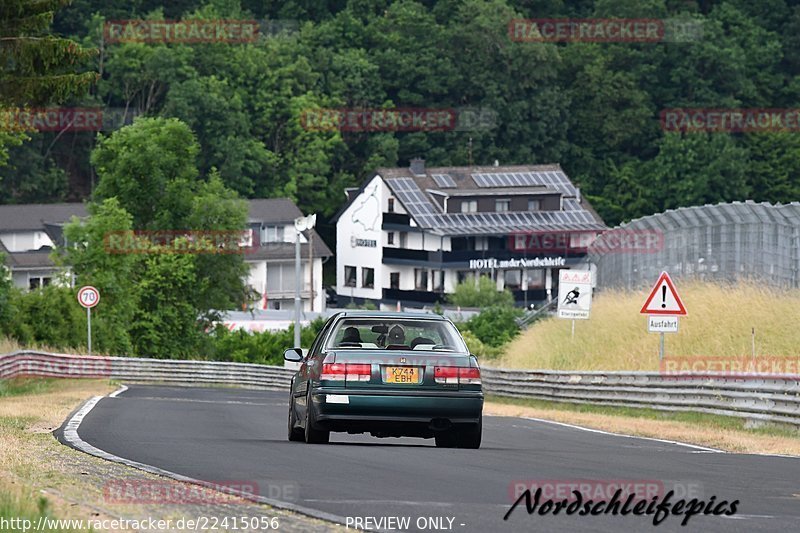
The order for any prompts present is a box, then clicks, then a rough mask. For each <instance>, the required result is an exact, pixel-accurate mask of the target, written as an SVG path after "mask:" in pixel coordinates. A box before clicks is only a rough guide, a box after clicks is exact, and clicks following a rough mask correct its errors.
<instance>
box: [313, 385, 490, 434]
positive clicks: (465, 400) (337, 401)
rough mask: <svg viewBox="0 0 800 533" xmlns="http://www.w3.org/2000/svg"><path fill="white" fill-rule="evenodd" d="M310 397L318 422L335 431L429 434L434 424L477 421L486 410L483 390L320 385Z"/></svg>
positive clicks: (441, 425) (449, 425) (440, 425)
mask: <svg viewBox="0 0 800 533" xmlns="http://www.w3.org/2000/svg"><path fill="white" fill-rule="evenodd" d="M331 395H333V398H330V396H331ZM345 398H346V400H345ZM311 399H312V401H313V402H314V410H315V412H316V417H315V419H316V422H317V425H319V426H320V427H322V428H326V429H330V430H332V431H349V430H353V431H377V432H389V433H398V434H400V433H402V434H407V435H408V434H419V435H420V436H429V435H432V434H433V431H435V429H434V428H435V427H441V429H446V428H448V427H452V426H453V425H463V424H477V423H478V421H479V420H480V416H481V412H482V411H483V393H482V392H480V391H419V392H416V391H415V392H414V393H413V394H411V393H408V392H406V391H390V392H378V391H358V390H351V389H338V390H337V389H331V388H318V389H315V390H313V391H312V393H311ZM345 401H346V403H344V402H345ZM423 434H424V435H423Z"/></svg>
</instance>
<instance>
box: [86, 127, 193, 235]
mask: <svg viewBox="0 0 800 533" xmlns="http://www.w3.org/2000/svg"><path fill="white" fill-rule="evenodd" d="M199 151H200V147H199V146H198V144H197V140H196V139H195V137H194V135H193V134H192V130H191V129H189V127H188V126H187V125H186V124H184V123H183V122H181V121H180V120H178V119H175V118H172V119H167V118H137V119H136V120H135V121H134V123H133V124H132V125H131V126H128V127H125V128H122V129H121V130H118V131H116V132H114V133H112V134H111V135H110V136H108V137H102V136H101V138H100V140H99V142H98V145H97V148H96V149H95V151H94V152H93V153H92V164H93V165H94V167H95V168H96V170H97V175H98V176H99V177H100V182H99V183H98V185H97V188H96V189H95V191H94V197H95V199H96V200H99V201H102V200H104V199H106V198H111V197H116V198H117V199H118V200H119V203H120V206H121V207H122V208H124V209H125V210H126V211H127V212H128V213H130V214H131V215H132V216H133V227H134V228H135V229H169V230H174V229H183V226H182V225H181V224H182V223H183V222H184V221H185V220H186V217H187V216H188V215H189V213H190V212H191V203H192V202H191V196H192V195H191V192H192V190H193V188H194V187H195V184H196V182H197V178H198V170H197V155H198V153H199Z"/></svg>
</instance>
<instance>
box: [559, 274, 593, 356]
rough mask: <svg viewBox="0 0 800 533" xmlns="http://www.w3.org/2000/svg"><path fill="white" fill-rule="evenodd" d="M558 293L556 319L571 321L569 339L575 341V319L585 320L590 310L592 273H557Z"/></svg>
mask: <svg viewBox="0 0 800 533" xmlns="http://www.w3.org/2000/svg"><path fill="white" fill-rule="evenodd" d="M565 289H566V292H565ZM558 292H559V294H558V318H567V319H571V320H572V328H571V330H572V333H571V337H570V338H571V339H572V340H575V319H579V320H587V319H588V318H589V311H590V310H591V308H592V271H591V270H569V269H564V270H561V271H559V273H558ZM562 294H563V296H562Z"/></svg>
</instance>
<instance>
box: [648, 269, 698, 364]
mask: <svg viewBox="0 0 800 533" xmlns="http://www.w3.org/2000/svg"><path fill="white" fill-rule="evenodd" d="M639 313H641V314H643V315H649V316H648V317H647V331H649V332H651V333H658V334H659V343H658V360H659V361H662V360H663V359H664V333H677V332H678V317H679V316H686V314H687V313H686V306H685V305H683V300H681V297H680V296H678V291H677V290H676V289H675V284H674V283H672V279H671V278H670V277H669V274H667V273H666V272H662V273H661V275H660V276H659V277H658V281H656V284H655V285H653V289H652V290H651V291H650V295H649V296H648V297H647V299H646V300H645V302H644V305H643V306H642V309H641V310H640V311H639Z"/></svg>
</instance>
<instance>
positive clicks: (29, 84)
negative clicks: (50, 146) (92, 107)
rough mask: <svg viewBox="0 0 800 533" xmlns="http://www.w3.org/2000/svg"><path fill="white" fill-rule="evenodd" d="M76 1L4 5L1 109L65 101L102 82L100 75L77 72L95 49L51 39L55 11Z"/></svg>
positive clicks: (8, 1)
mask: <svg viewBox="0 0 800 533" xmlns="http://www.w3.org/2000/svg"><path fill="white" fill-rule="evenodd" d="M70 1H71V0H5V1H4V2H3V4H2V5H0V63H2V65H3V70H2V71H1V72H0V105H22V106H25V105H37V104H41V103H45V102H53V101H56V102H63V101H66V100H68V99H69V98H72V97H74V96H79V95H82V94H84V93H85V92H86V90H87V89H88V88H89V86H90V85H91V84H92V83H94V82H95V81H96V79H97V74H96V73H94V72H83V73H76V72H75V69H76V67H78V66H79V65H80V64H81V62H83V61H84V60H85V59H87V58H88V57H90V56H91V55H93V54H94V53H96V51H95V50H91V49H83V48H81V47H80V46H79V45H78V44H77V43H75V42H74V41H71V40H69V39H63V38H59V37H54V36H51V35H47V31H48V28H49V27H50V24H51V23H52V22H53V14H54V12H55V11H56V10H57V9H58V8H60V7H63V6H65V5H67V4H69V2H70Z"/></svg>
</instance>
